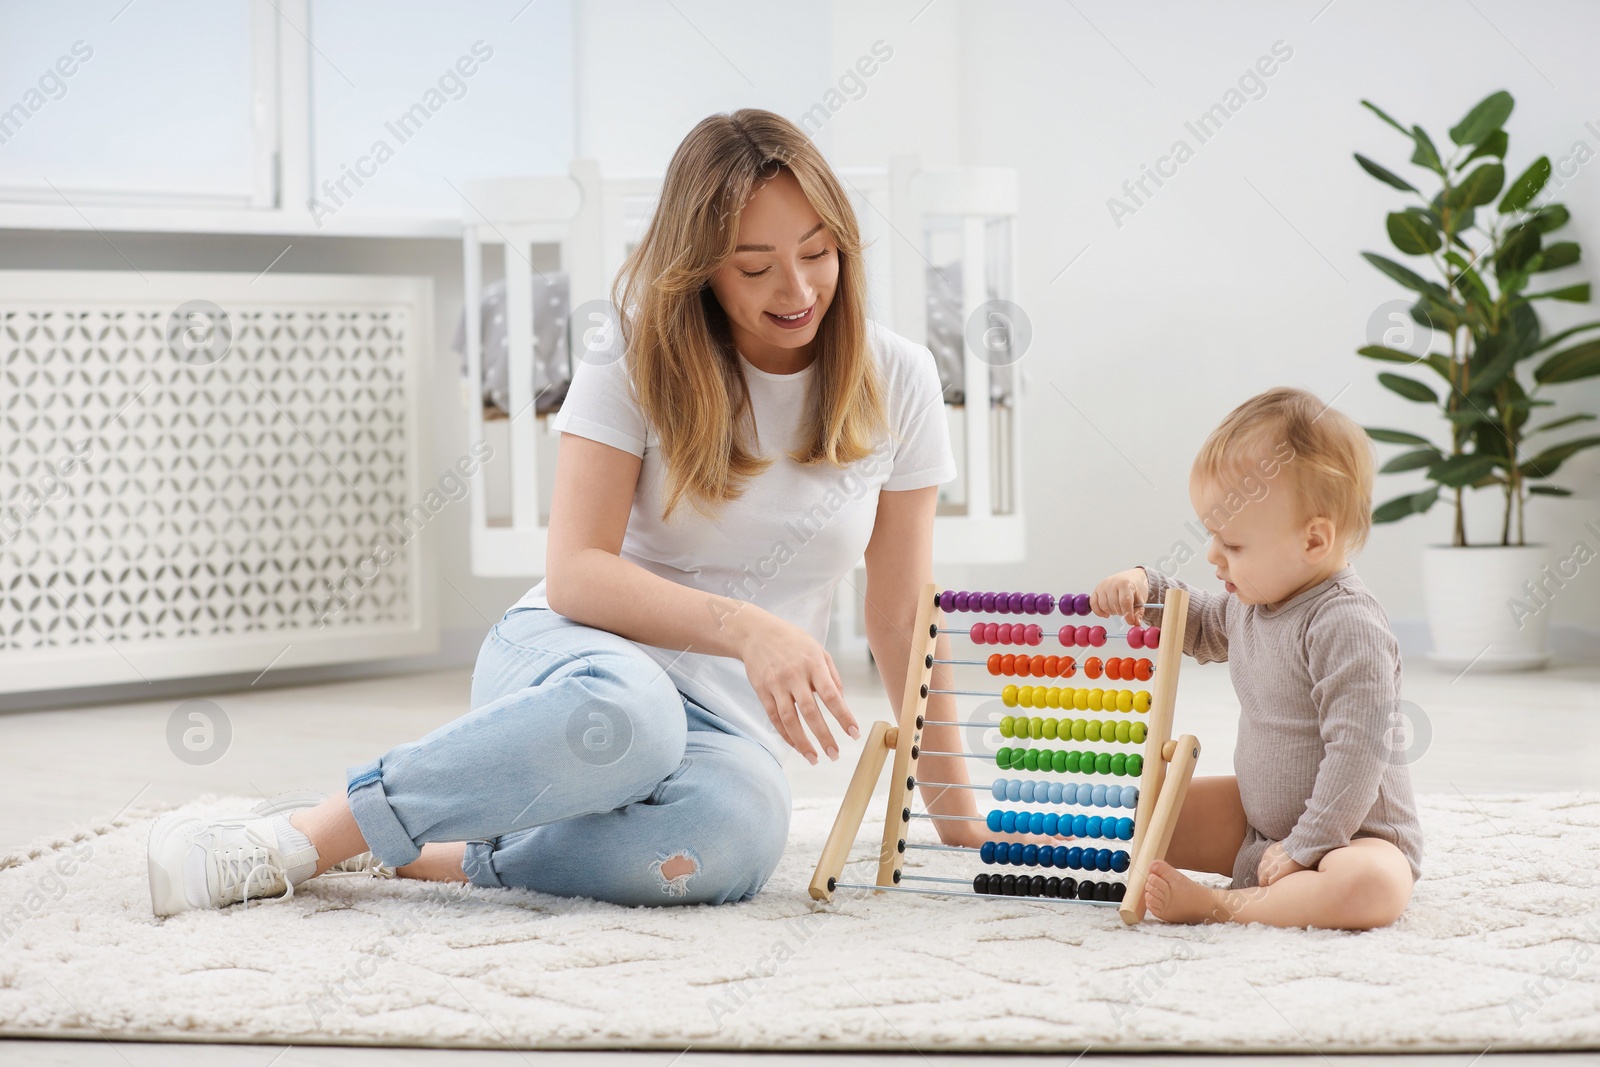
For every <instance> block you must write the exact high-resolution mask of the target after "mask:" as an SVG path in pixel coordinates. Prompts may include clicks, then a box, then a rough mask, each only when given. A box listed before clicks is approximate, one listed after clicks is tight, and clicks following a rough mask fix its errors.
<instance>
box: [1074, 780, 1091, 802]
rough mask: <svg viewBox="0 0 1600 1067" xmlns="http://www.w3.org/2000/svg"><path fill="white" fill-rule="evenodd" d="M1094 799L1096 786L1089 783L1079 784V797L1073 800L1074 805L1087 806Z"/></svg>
mask: <svg viewBox="0 0 1600 1067" xmlns="http://www.w3.org/2000/svg"><path fill="white" fill-rule="evenodd" d="M1093 797H1094V786H1092V785H1090V784H1089V783H1088V782H1079V783H1078V795H1077V797H1075V798H1074V799H1073V801H1072V802H1073V803H1074V804H1087V803H1089V801H1090V800H1091V799H1093Z"/></svg>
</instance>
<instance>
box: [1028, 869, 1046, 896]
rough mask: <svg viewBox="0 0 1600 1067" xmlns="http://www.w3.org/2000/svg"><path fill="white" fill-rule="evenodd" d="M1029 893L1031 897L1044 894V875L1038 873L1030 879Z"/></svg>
mask: <svg viewBox="0 0 1600 1067" xmlns="http://www.w3.org/2000/svg"><path fill="white" fill-rule="evenodd" d="M1028 895H1029V896H1030V897H1042V896H1044V875H1042V874H1036V875H1034V876H1033V877H1032V878H1029V879H1028Z"/></svg>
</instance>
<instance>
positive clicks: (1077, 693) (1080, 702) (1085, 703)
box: [1072, 689, 1089, 711]
mask: <svg viewBox="0 0 1600 1067" xmlns="http://www.w3.org/2000/svg"><path fill="white" fill-rule="evenodd" d="M1072 706H1073V708H1074V709H1075V710H1077V711H1088V710H1089V691H1088V690H1087V689H1074V690H1073V691H1072Z"/></svg>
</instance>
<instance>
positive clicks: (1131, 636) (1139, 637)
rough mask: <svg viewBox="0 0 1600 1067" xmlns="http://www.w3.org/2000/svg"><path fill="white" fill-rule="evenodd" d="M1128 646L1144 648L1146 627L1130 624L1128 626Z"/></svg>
mask: <svg viewBox="0 0 1600 1067" xmlns="http://www.w3.org/2000/svg"><path fill="white" fill-rule="evenodd" d="M1128 647H1129V648H1143V647H1144V627H1143V626H1130V627H1129V628H1128Z"/></svg>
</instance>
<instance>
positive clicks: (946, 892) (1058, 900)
mask: <svg viewBox="0 0 1600 1067" xmlns="http://www.w3.org/2000/svg"><path fill="white" fill-rule="evenodd" d="M901 877H902V878H904V877H905V876H904V875H902V876H901ZM967 884H970V883H967ZM833 888H835V889H871V890H874V891H876V892H880V893H938V894H940V895H941V896H946V897H982V898H983V899H985V900H989V899H992V898H996V897H998V898H1001V899H1004V900H1038V901H1048V902H1050V903H1054V904H1086V905H1089V906H1090V907H1096V908H1120V907H1121V906H1122V901H1120V900H1079V899H1077V898H1076V897H1034V896H1022V895H1020V894H1019V895H1017V896H1014V897H1010V896H1006V895H1005V894H1004V893H976V892H973V891H972V890H970V889H968V890H966V891H965V892H962V891H961V890H958V889H912V888H909V887H907V886H903V885H875V884H873V883H871V882H838V881H836V882H834V883H833Z"/></svg>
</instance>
